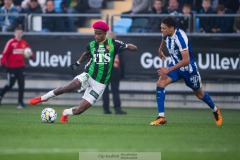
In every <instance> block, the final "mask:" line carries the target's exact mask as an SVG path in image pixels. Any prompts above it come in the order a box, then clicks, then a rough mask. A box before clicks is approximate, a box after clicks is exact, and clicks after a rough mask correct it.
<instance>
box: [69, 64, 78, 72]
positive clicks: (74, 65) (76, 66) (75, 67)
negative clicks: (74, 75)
mask: <svg viewBox="0 0 240 160" xmlns="http://www.w3.org/2000/svg"><path fill="white" fill-rule="evenodd" d="M79 66H80V64H78V63H77V62H75V63H73V64H71V65H70V68H71V70H73V71H75V70H76V69H77V68H78V67H79Z"/></svg>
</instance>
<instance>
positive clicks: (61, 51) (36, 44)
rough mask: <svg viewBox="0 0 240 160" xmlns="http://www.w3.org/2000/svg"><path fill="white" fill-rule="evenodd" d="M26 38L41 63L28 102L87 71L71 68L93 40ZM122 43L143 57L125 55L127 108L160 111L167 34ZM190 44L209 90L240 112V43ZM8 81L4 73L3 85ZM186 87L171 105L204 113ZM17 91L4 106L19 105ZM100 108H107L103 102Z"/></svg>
mask: <svg viewBox="0 0 240 160" xmlns="http://www.w3.org/2000/svg"><path fill="white" fill-rule="evenodd" d="M11 36H12V35H11V34H8V35H2V36H1V37H0V48H3V47H4V44H5V42H6V41H7V40H8V39H9V38H10V37H11ZM24 38H25V39H26V40H27V41H28V42H29V43H30V45H31V46H32V48H33V50H34V52H35V55H36V57H35V60H34V61H31V60H30V61H29V63H27V67H26V77H27V78H26V93H25V102H26V103H27V101H28V99H29V98H30V97H32V96H35V95H39V94H42V93H44V92H46V91H49V90H50V89H53V88H55V87H58V86H59V85H63V84H65V83H67V81H69V80H71V79H73V78H74V76H76V75H77V74H79V73H81V72H82V71H83V70H84V65H85V64H83V65H81V67H80V68H79V69H78V70H77V71H71V70H70V68H69V67H68V66H69V65H70V64H71V63H73V62H74V61H76V60H77V59H78V58H79V57H80V55H81V53H82V52H83V51H84V50H85V47H86V45H87V43H88V42H89V41H91V40H92V39H93V36H92V35H64V36H61V35H49V34H48V35H46V34H41V35H39V34H37V35H36V34H34V33H27V34H26V35H25V37H24ZM118 39H120V40H122V41H124V42H129V43H134V44H136V45H137V46H138V51H137V52H131V53H130V52H129V53H124V58H125V78H124V79H123V80H122V82H121V85H120V90H121V98H122V104H123V107H124V106H130V107H155V106H156V104H155V95H154V90H155V82H156V81H157V78H158V77H157V74H156V70H157V68H159V67H162V66H166V65H167V62H169V60H167V61H166V62H164V63H162V61H160V59H159V58H158V57H157V49H158V47H159V43H160V41H161V35H160V34H157V35H134V34H132V35H118ZM189 39H190V40H191V43H192V47H193V51H194V54H195V58H196V63H197V65H198V67H199V71H200V73H201V76H202V80H203V88H204V89H205V90H206V91H208V92H209V93H210V94H211V95H212V96H213V98H214V100H215V101H216V103H217V104H219V105H220V106H222V108H239V106H240V105H239V104H240V97H239V95H240V88H239V86H240V85H239V79H240V77H239V75H240V57H239V55H240V52H239V43H240V38H239V37H238V36H234V35H233V36H226V35H208V36H206V35H194V34H189ZM166 52H167V51H166ZM5 76H6V75H5V74H4V73H3V72H1V76H0V78H1V79H0V81H1V84H2V85H3V84H4V82H5V78H6V77H5ZM182 83H183V82H182V81H179V82H177V83H175V84H173V85H171V86H169V87H168V88H167V94H168V96H167V97H166V98H167V99H166V100H167V101H166V106H167V107H187V108H197V107H200V108H202V107H203V105H202V103H201V101H199V100H198V99H196V98H195V97H194V96H193V95H192V92H191V90H190V89H189V88H187V87H186V86H185V85H184V84H183V85H182ZM1 87H2V86H1ZM15 88H16V86H15ZM15 91H16V90H13V91H12V92H9V93H7V95H6V98H4V99H3V104H14V103H16V102H15V100H14V99H16V97H17V94H16V92H15ZM81 95H82V93H80V94H75V93H73V94H72V93H70V94H65V95H63V96H60V98H58V100H57V101H49V104H50V105H51V104H54V105H56V104H57V105H74V104H77V103H78V102H79V99H80V98H81ZM96 105H97V106H99V105H100V106H101V101H100V102H98V103H97V104H96Z"/></svg>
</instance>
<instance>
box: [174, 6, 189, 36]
mask: <svg viewBox="0 0 240 160" xmlns="http://www.w3.org/2000/svg"><path fill="white" fill-rule="evenodd" d="M182 15H184V16H186V17H180V18H179V21H178V24H177V26H178V28H181V29H182V30H184V31H185V32H190V28H191V26H192V25H191V24H190V26H189V23H190V22H191V21H190V19H191V16H192V9H191V5H189V4H185V5H183V8H182ZM189 27H190V28H189Z"/></svg>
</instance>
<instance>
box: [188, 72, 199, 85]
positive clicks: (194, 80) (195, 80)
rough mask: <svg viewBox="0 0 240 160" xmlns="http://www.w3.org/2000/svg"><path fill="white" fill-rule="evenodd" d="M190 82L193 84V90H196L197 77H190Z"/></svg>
mask: <svg viewBox="0 0 240 160" xmlns="http://www.w3.org/2000/svg"><path fill="white" fill-rule="evenodd" d="M190 80H191V82H192V83H193V88H197V87H198V81H199V78H198V76H196V75H195V76H192V77H190Z"/></svg>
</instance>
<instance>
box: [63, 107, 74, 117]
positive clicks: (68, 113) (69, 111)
mask: <svg viewBox="0 0 240 160" xmlns="http://www.w3.org/2000/svg"><path fill="white" fill-rule="evenodd" d="M63 115H64V116H68V115H73V111H72V108H70V109H65V110H64V111H63Z"/></svg>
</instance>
